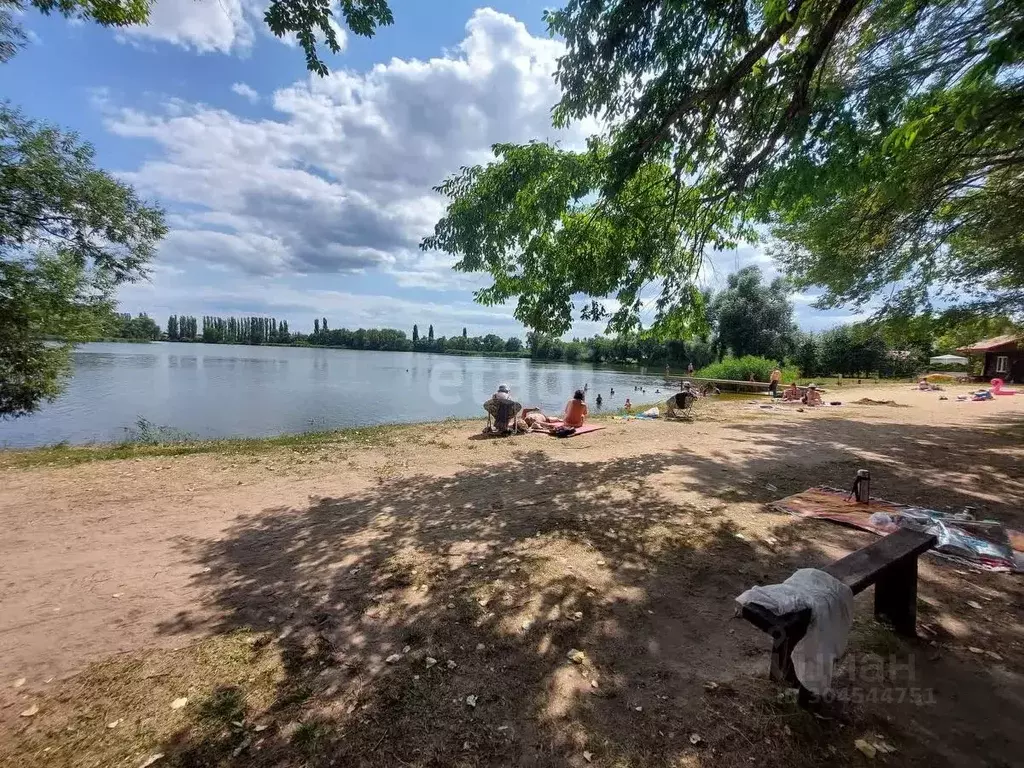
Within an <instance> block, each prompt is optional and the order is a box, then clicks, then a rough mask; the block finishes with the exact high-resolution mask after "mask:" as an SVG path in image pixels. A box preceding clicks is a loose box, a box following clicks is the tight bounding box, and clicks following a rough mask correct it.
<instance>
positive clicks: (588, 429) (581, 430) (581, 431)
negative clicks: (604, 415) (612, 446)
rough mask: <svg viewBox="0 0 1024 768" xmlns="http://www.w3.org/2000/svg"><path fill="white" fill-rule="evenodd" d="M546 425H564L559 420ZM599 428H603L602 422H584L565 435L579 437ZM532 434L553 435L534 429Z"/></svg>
mask: <svg viewBox="0 0 1024 768" xmlns="http://www.w3.org/2000/svg"><path fill="white" fill-rule="evenodd" d="M547 426H548V427H555V428H557V427H561V426H564V425H563V424H562V422H560V421H549V422H548V423H547ZM599 429H604V424H584V425H583V426H582V427H576V431H575V432H573V433H572V434H571V435H567V437H579V436H580V435H587V434H590V433H591V432H596V431H597V430H599ZM533 434H535V435H548V436H549V437H553V435H550V433H548V432H542V431H539V430H535V431H534V432H533Z"/></svg>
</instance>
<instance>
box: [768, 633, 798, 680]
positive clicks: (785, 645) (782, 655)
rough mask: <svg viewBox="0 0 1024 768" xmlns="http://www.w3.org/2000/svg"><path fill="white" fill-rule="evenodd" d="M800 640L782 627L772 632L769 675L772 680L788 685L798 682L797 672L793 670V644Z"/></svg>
mask: <svg viewBox="0 0 1024 768" xmlns="http://www.w3.org/2000/svg"><path fill="white" fill-rule="evenodd" d="M797 642H799V638H798V639H797V640H793V639H792V637H791V636H790V634H789V633H788V632H787V631H786V630H784V629H782V628H779V629H776V630H775V631H774V632H772V665H771V670H770V671H769V675H770V676H771V678H772V680H775V681H776V682H778V683H785V684H786V685H793V684H795V683H796V682H797V679H796V672H795V671H794V670H793V659H792V657H791V656H790V654H792V653H793V646H794V645H796V644H797Z"/></svg>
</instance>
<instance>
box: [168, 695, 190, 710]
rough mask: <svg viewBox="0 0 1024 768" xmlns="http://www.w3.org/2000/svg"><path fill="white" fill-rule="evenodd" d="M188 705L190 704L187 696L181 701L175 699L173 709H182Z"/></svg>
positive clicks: (172, 704) (172, 703)
mask: <svg viewBox="0 0 1024 768" xmlns="http://www.w3.org/2000/svg"><path fill="white" fill-rule="evenodd" d="M186 704H188V698H187V697H185V696H182V697H181V698H180V699H175V700H174V701H172V702H171V709H181V708H182V707H184V706H185V705H186Z"/></svg>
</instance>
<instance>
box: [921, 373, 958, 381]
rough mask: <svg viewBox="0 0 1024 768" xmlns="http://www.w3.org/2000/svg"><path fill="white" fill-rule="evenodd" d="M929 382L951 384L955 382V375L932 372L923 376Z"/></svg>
mask: <svg viewBox="0 0 1024 768" xmlns="http://www.w3.org/2000/svg"><path fill="white" fill-rule="evenodd" d="M925 379H927V380H928V383H929V384H953V383H955V382H956V380H957V378H956V376H949V375H947V374H945V373H932V374H929V375H928V376H925Z"/></svg>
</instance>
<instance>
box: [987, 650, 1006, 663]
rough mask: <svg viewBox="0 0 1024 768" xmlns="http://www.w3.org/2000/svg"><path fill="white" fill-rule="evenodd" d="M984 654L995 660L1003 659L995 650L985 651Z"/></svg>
mask: <svg viewBox="0 0 1024 768" xmlns="http://www.w3.org/2000/svg"><path fill="white" fill-rule="evenodd" d="M985 655H986V656H988V657H989V658H991V659H995V660H996V661H1002V660H1003V657H1002V656H1000V655H999V654H998V653H996V652H995V651H985Z"/></svg>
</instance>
